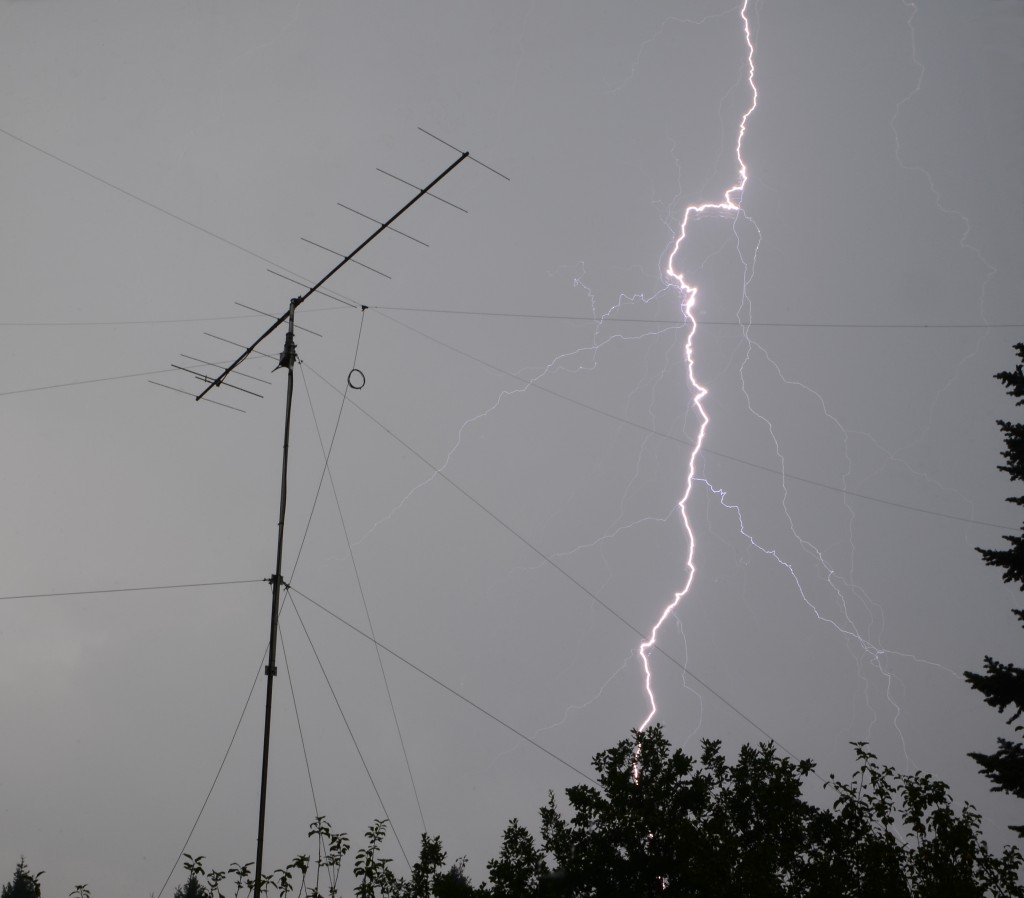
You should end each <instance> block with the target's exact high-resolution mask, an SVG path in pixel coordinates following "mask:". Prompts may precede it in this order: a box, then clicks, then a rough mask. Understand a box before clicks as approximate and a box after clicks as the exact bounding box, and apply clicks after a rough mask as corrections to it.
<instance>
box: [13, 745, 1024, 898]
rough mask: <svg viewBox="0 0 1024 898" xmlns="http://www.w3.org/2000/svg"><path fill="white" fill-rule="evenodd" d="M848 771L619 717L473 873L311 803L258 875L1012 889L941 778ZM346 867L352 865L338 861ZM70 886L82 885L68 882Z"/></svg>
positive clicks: (393, 892)
mask: <svg viewBox="0 0 1024 898" xmlns="http://www.w3.org/2000/svg"><path fill="white" fill-rule="evenodd" d="M855 747H856V751H857V757H858V761H859V767H858V769H857V770H856V772H855V773H854V775H853V776H852V777H851V778H850V779H849V781H841V780H839V779H837V778H835V777H830V778H828V779H827V780H824V781H823V783H824V786H823V788H824V789H825V790H826V794H827V798H828V801H826V802H824V803H823V804H824V806H823V807H822V806H819V805H817V804H813V803H811V802H809V801H808V800H807V799H806V797H805V796H806V794H807V789H808V788H809V787H810V786H814V787H818V786H819V784H818V783H817V782H816V781H812V778H813V777H815V776H816V774H815V771H814V764H813V763H812V762H810V761H801V762H799V763H797V762H794V761H791V760H789V759H788V758H785V757H781V756H780V755H779V754H778V753H777V752H776V749H775V748H774V746H772V745H770V744H760V745H757V746H753V745H746V746H744V747H743V748H742V749H741V750H740V752H739V755H738V757H737V759H736V760H735V762H733V763H729V762H728V761H727V759H726V757H725V755H724V753H723V751H722V747H721V744H720V743H719V742H717V741H707V740H706V741H704V742H703V748H702V752H701V754H700V757H699V758H694V757H691V756H689V755H686V754H684V753H683V752H682V751H681V750H674V749H673V748H672V746H671V745H670V744H669V743H668V740H667V739H666V738H665V735H664V733H663V731H662V730H661V728H660V727H654V728H652V729H649V730H646V731H644V732H640V733H638V732H634V733H633V734H632V737H631V738H630V739H626V740H623V741H622V742H620V743H619V744H618V745H616V746H614V747H613V748H610V749H608V750H607V751H602V752H600V753H599V754H597V755H596V756H595V757H594V760H593V767H594V770H595V772H596V776H595V784H594V785H578V786H573V787H571V788H569V789H568V790H566V795H565V799H564V803H565V807H564V808H563V807H562V806H560V803H559V801H558V800H556V797H555V796H554V795H553V794H552V795H550V797H549V800H548V802H547V803H546V804H545V805H544V806H543V807H542V808H541V809H540V830H539V835H538V836H535V835H534V834H533V832H531V831H530V829H529V828H527V827H526V826H523V825H522V824H521V823H519V821H517V820H512V821H511V822H510V823H509V824H508V826H507V828H506V829H505V832H504V837H503V839H502V843H501V846H500V849H499V851H498V854H497V856H496V857H495V858H494V859H492V860H491V861H489V862H488V863H487V865H486V869H487V879H486V881H484V882H479V883H474V882H472V881H471V880H470V878H469V877H468V875H467V874H466V859H465V858H462V859H459V860H456V861H454V862H451V861H449V860H448V857H447V854H446V852H445V849H444V847H443V845H442V843H441V839H440V838H439V837H436V836H428V835H424V836H423V837H422V839H421V843H420V852H419V857H418V859H417V861H416V863H415V864H414V865H413V867H412V870H411V871H410V873H409V875H408V876H404V875H403V876H400V875H398V874H397V873H396V872H395V870H394V866H393V862H392V860H391V859H390V858H387V857H384V856H383V854H382V851H383V845H384V841H385V839H386V835H387V824H386V822H385V821H376V822H375V823H374V824H373V825H372V826H371V827H370V828H369V829H368V830H367V831H366V833H365V834H364V836H363V840H362V847H361V848H359V849H358V850H357V851H355V852H354V854H353V853H352V851H351V842H350V840H349V838H348V836H346V835H345V834H342V833H339V832H336V831H334V830H333V829H332V827H331V826H330V824H329V823H328V822H327V821H326V820H325V819H324V818H318V819H317V820H316V821H314V823H313V824H312V826H311V827H310V829H309V833H308V835H309V837H310V842H309V845H310V848H311V851H310V852H309V853H308V854H300V855H299V856H297V857H296V858H295V859H294V860H293V861H292V862H291V863H290V864H288V865H287V866H286V867H283V868H280V869H277V870H275V871H274V872H273V873H270V874H268V875H267V876H265V878H264V882H263V883H262V886H261V894H262V895H268V896H275V898H292V896H294V898H328V896H332V898H333V896H339V898H342V896H343V898H349V896H355V898H430V896H434V898H484V896H494V898H531V896H572V898H605V896H607V898H624V896H663V898H674V896H680V898H682V896H686V898H748V896H749V898H773V896H787V898H789V896H792V898H797V896H800V898H805V896H806V898H844V896H872V898H890V896H892V898H897V896H898V898H982V896H990V898H1004V896H1007V898H1009V896H1020V898H1024V887H1022V886H1021V884H1020V881H1019V873H1020V868H1021V862H1022V857H1021V853H1020V851H1019V850H1018V849H1017V848H1016V847H1015V846H1011V847H1006V848H1004V849H1002V851H1000V852H998V853H994V852H992V851H990V850H989V848H988V845H987V844H986V842H985V840H984V838H983V837H982V834H981V818H980V816H979V815H978V813H977V812H976V811H975V810H974V808H973V807H971V806H970V805H968V804H965V805H962V806H955V805H954V802H953V800H952V797H951V796H950V794H949V789H948V787H947V786H946V785H945V784H944V783H942V782H940V781H938V780H936V779H934V778H933V777H931V776H928V775H927V774H923V773H915V774H902V773H898V772H896V771H895V770H894V769H893V768H891V767H887V766H884V765H882V764H880V763H879V762H878V760H877V758H876V757H875V756H874V755H873V754H871V753H870V752H869V751H868V750H867V748H866V747H865V746H864V745H863V744H858V745H856V746H855ZM184 866H185V871H184V872H185V875H186V879H185V881H184V882H183V883H182V884H181V885H179V886H178V888H177V889H176V891H175V893H174V894H175V898H214V896H223V898H229V896H230V898H236V896H237V898H244V896H248V895H251V894H252V892H253V887H254V883H253V881H252V878H251V877H252V873H251V870H252V865H251V864H237V863H236V864H232V865H231V866H230V867H229V868H228V869H227V870H218V869H210V868H209V867H208V866H207V864H206V863H205V858H204V857H203V856H191V855H185V865H184ZM18 870H19V872H18V873H17V874H16V876H15V880H14V881H13V882H12V883H11V884H9V885H8V886H6V887H5V888H4V890H3V895H2V896H0V898H39V896H40V891H39V877H38V875H36V876H33V875H32V874H31V873H29V872H28V869H27V868H26V867H25V866H24V863H22V864H21V865H19V868H18ZM348 871H351V874H352V878H349V877H348ZM75 894H76V898H88V888H87V887H85V886H78V887H77V889H76V893H75Z"/></svg>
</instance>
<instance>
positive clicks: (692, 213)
mask: <svg viewBox="0 0 1024 898" xmlns="http://www.w3.org/2000/svg"><path fill="white" fill-rule="evenodd" d="M749 7H750V0H743V4H742V6H741V7H740V19H741V21H742V23H743V36H744V39H745V40H746V44H747V84H748V85H749V86H750V93H751V100H750V105H749V106H748V107H747V110H746V112H744V113H743V116H742V118H741V119H740V125H739V129H738V131H737V136H736V163H737V176H736V180H735V181H734V182H733V184H732V186H730V187H729V188H728V189H727V190H726V191H725V193H724V194H723V196H722V199H721V200H719V201H717V202H708V203H702V204H700V205H695V206H687V207H686V212H685V213H684V214H683V222H682V225H681V226H680V229H679V237H678V238H677V239H676V242H675V247H674V249H673V251H672V254H671V256H670V257H669V264H668V268H667V269H666V272H665V273H666V275H667V276H668V277H669V278H671V279H673V280H674V281H675V282H676V283H677V284H678V285H679V290H680V292H681V293H682V295H683V297H684V299H683V304H682V308H683V312H684V313H685V315H686V317H687V319H689V321H690V332H689V334H688V335H687V337H686V370H687V376H688V378H689V381H690V388H691V390H692V391H693V404H694V406H695V407H696V409H697V413H698V415H699V416H700V428H699V430H698V432H697V439H696V440H695V441H694V444H693V449H692V451H691V452H690V459H689V464H688V468H687V476H686V489H685V491H684V492H683V497H682V498H681V499H680V500H679V510H680V513H681V516H682V520H683V529H684V530H685V531H686V539H687V552H686V580H685V583H684V584H683V588H682V589H681V590H680V591H679V592H677V593H676V594H675V598H674V599H673V600H672V601H671V602H670V603H669V604H668V605H666V606H665V608H664V609H663V610H662V612H661V616H660V617H659V618H658V620H657V622H656V623H655V625H654V627H653V628H652V629H651V633H650V635H649V636H648V637H647V639H645V640H644V641H643V642H641V643H640V658H641V661H642V663H643V668H644V690H645V691H646V692H647V699H648V702H649V704H650V711H649V712H648V714H647V717H645V718H644V721H643V723H642V724H641V725H640V729H641V730H644V729H646V728H647V727H648V725H649V724H650V722H651V721H652V720H653V719H654V717H655V715H656V714H657V713H658V704H657V701H656V699H655V697H654V688H653V686H652V684H651V659H650V652H651V650H652V649H653V648H654V647H655V645H656V644H657V641H658V631H659V630H660V629H661V627H662V625H663V624H664V623H665V621H666V620H668V618H669V617H670V616H671V615H672V614H674V612H675V610H676V608H678V607H679V604H680V603H681V602H682V601H683V599H684V598H686V596H687V595H688V594H689V592H690V588H691V587H692V586H693V581H694V578H695V577H696V575H697V567H696V565H695V564H694V554H695V551H696V538H695V536H694V532H693V526H692V525H691V524H690V517H689V514H688V506H689V501H690V496H691V495H692V494H693V484H694V482H695V480H696V473H697V457H698V456H699V455H700V452H701V449H702V448H703V445H704V436H705V434H706V433H707V429H708V423H709V421H710V419H709V418H708V413H707V411H706V410H705V408H704V397H705V396H707V394H708V390H707V387H705V386H703V385H702V384H701V383H700V381H698V380H697V375H696V373H695V371H694V349H693V344H694V339H695V337H696V335H697V319H696V318H695V317H694V315H693V310H694V307H695V306H696V305H697V288H696V287H695V286H694V285H693V284H690V283H688V282H687V280H686V276H685V274H684V273H683V272H681V271H676V269H675V267H674V265H673V261H674V259H675V257H676V256H677V255H678V254H679V251H680V249H681V248H682V246H683V244H684V242H685V241H686V235H687V232H688V230H689V227H690V224H691V222H693V221H696V220H699V219H700V218H702V217H704V216H705V215H708V214H712V215H721V214H727V215H733V216H735V215H738V214H739V213H740V212H741V211H742V208H741V205H740V204H741V203H742V201H743V188H744V187H746V185H747V164H746V162H744V160H743V138H744V137H745V136H746V133H747V122H748V120H749V119H750V116H752V115H753V114H754V110H755V109H756V108H757V96H758V95H757V84H756V82H755V77H754V76H755V71H754V39H753V35H752V33H751V28H750V16H749V13H748V10H749Z"/></svg>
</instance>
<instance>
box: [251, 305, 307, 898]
mask: <svg viewBox="0 0 1024 898" xmlns="http://www.w3.org/2000/svg"><path fill="white" fill-rule="evenodd" d="M296 305H298V303H297V302H296V300H294V299H293V300H292V301H291V304H290V305H289V308H288V332H287V333H286V334H285V338H284V352H282V353H281V361H280V364H279V365H278V367H279V368H287V369H288V393H287V398H286V400H285V410H284V449H283V451H282V455H281V512H280V515H279V517H278V522H277V567H276V568H275V570H274V576H273V579H272V580H271V586H272V588H273V598H272V600H271V605H270V648H269V652H268V655H267V668H266V674H267V713H266V718H265V720H264V724H263V773H262V776H261V778H260V825H259V835H258V836H257V838H256V879H255V886H254V896H255V898H260V891H261V881H262V878H263V825H264V820H265V818H266V812H267V767H268V764H269V761H270V711H271V705H272V701H273V697H274V677H275V676H277V663H276V662H277V618H278V612H279V609H280V606H281V585H282V583H283V582H284V581H283V579H282V577H281V562H282V557H283V555H284V513H285V508H286V507H287V503H288V437H289V434H290V432H291V423H292V388H293V384H294V372H293V370H292V369H293V366H294V364H295V307H296Z"/></svg>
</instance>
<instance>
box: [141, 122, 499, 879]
mask: <svg viewBox="0 0 1024 898" xmlns="http://www.w3.org/2000/svg"><path fill="white" fill-rule="evenodd" d="M419 130H420V131H423V133H424V134H426V135H427V136H429V137H432V138H434V140H437V141H439V142H440V143H443V144H444V145H445V146H446V147H449V148H450V149H452V150H455V151H456V152H457V153H458V154H459V156H458V158H457V159H455V160H454V161H453V162H452V163H451V164H450V165H449V166H448V167H447V168H445V169H444V170H443V171H442V172H441V173H440V174H439V175H437V176H436V177H435V178H434V179H433V180H432V181H431V182H430V183H429V184H427V186H426V187H422V188H420V187H416V185H415V184H411V183H410V182H409V181H405V180H404V179H402V178H398V177H397V176H395V175H391V174H390V173H389V172H384V171H383V170H382V169H380V171H382V173H383V174H386V175H388V176H389V177H392V178H395V179H396V180H398V181H401V182H402V183H404V184H408V185H409V186H410V187H413V188H414V189H416V191H417V193H416V195H415V196H413V197H412V199H410V200H409V201H408V202H407V203H406V204H405V205H404V206H402V207H401V208H400V209H399V210H398V211H397V212H395V213H394V214H393V215H392V216H391V217H390V218H388V219H386V220H384V221H378V220H377V219H376V218H371V217H370V216H368V215H363V213H362V212H357V211H356V210H355V209H350V207H348V206H343V204H341V203H339V204H338V205H342V206H343V208H345V209H349V211H351V212H355V213H356V214H357V215H360V216H362V217H363V218H367V219H369V220H370V221H372V222H374V224H376V225H378V227H377V229H376V230H374V231H373V233H372V234H370V236H369V237H367V238H366V239H365V240H363V241H362V243H360V244H359V245H358V246H357V247H356V248H355V249H353V250H352V251H351V252H350V253H348V254H347V255H344V254H340V253H339V254H338V255H341V261H340V262H338V264H337V265H335V266H334V267H333V268H332V269H331V270H330V271H328V272H327V274H325V275H324V276H323V277H322V278H320V280H318V281H317V282H316V283H315V284H313V285H312V286H306V285H305V284H303V283H302V282H301V281H296V283H298V284H299V285H300V286H302V287H304V288H305V289H304V292H303V293H302V294H300V295H299V296H297V297H295V298H293V299H292V300H291V301H290V302H289V304H288V310H287V311H286V312H284V313H282V314H281V315H279V316H274V315H269V317H271V318H274V321H273V323H272V324H271V325H270V326H269V327H268V328H267V329H266V330H265V331H263V333H262V334H260V336H259V337H257V338H256V339H255V340H254V341H253V342H252V343H250V344H249V345H248V346H247V347H244V351H243V352H242V353H241V354H240V355H239V356H238V358H236V359H235V360H234V361H233V362H232V363H231V364H230V365H228V366H227V367H224V366H222V365H213V367H216V368H220V369H221V371H220V374H218V375H217V376H216V377H213V376H211V375H208V374H205V373H203V372H202V371H196V370H194V369H192V368H187V367H184V366H181V365H174V366H173V367H174V368H177V369H179V370H182V371H185V372H187V373H189V374H191V375H192V376H194V377H195V378H197V379H198V380H200V381H202V382H203V383H204V384H206V387H205V388H204V389H203V390H202V391H201V392H200V393H199V394H198V395H196V396H195V399H197V400H199V399H207V401H209V402H213V403H214V404H216V405H224V406H226V407H227V408H232V409H235V410H236V411H244V410H243V409H238V408H236V407H235V406H232V405H227V404H226V403H221V402H216V401H215V400H213V399H209V397H208V396H207V394H208V393H209V392H210V391H211V390H212V389H213V388H214V387H220V386H227V387H233V388H234V389H236V390H240V391H241V392H243V393H248V394H251V395H253V396H257V397H258V396H260V394H259V393H255V392H254V391H253V390H250V389H246V388H244V387H241V386H238V385H237V384H235V383H233V382H231V381H229V380H228V377H229V376H230V375H232V374H236V373H237V374H238V375H239V376H246V377H251V375H245V374H243V372H241V371H237V370H236V369H238V368H239V366H240V365H241V364H242V363H243V362H244V361H245V360H246V359H248V358H249V356H250V355H253V354H254V353H255V354H256V355H260V356H266V355H267V354H266V353H264V352H260V351H258V350H257V347H258V346H259V345H260V344H261V343H262V342H263V341H264V340H265V339H266V338H267V337H269V336H270V335H271V334H272V333H273V332H274V331H275V330H277V328H278V327H280V326H281V325H282V324H284V323H286V322H287V325H288V327H287V331H286V333H285V338H284V350H283V351H282V352H281V355H280V357H279V361H278V365H277V368H285V369H287V371H288V387H287V394H286V399H285V413H284V447H283V451H282V456H281V500H280V510H279V514H278V523H277V563H276V566H275V569H274V574H273V576H272V577H270V578H269V582H270V585H271V588H272V598H271V606H270V645H269V650H268V655H267V666H266V670H265V673H266V677H267V705H266V715H265V718H264V725H263V764H262V770H261V775H260V811H259V830H258V836H257V841H256V869H255V879H254V890H253V895H254V898H260V895H261V892H262V888H263V844H264V824H265V820H266V810H267V774H268V769H269V761H270V716H271V710H272V707H273V696H274V677H275V676H276V675H277V663H276V662H277V632H278V617H279V614H280V609H281V588H282V586H283V587H284V588H285V589H287V588H288V584H287V583H285V582H284V578H283V577H282V574H281V566H282V563H283V558H284V525H285V511H286V509H287V505H288V444H289V439H290V433H291V417H292V392H293V388H294V371H293V369H294V366H295V362H296V361H297V356H296V353H295V329H296V327H298V325H296V324H295V312H296V310H297V309H298V307H299V306H300V305H302V303H304V302H305V301H306V300H307V299H308V298H309V297H310V296H312V295H313V294H314V293H316V292H318V291H319V290H320V288H321V287H323V286H324V284H326V283H327V281H328V280H330V278H331V277H333V276H334V275H335V274H337V272H338V271H339V270H340V269H341V268H343V267H344V266H345V265H346V264H348V263H349V262H354V263H355V264H356V265H363V263H362V262H359V261H356V259H355V257H356V256H357V255H358V254H359V253H360V252H361V251H362V250H364V249H365V248H366V247H367V246H369V245H370V244H371V243H372V242H373V241H374V240H376V239H377V237H379V236H380V235H381V234H382V233H384V231H387V230H391V231H394V232H395V233H398V234H401V235H402V236H403V237H408V238H409V239H410V240H414V241H415V242H416V243H421V244H422V243H423V241H422V240H418V239H417V238H415V237H411V236H410V235H409V234H406V233H405V232H404V231H399V230H398V229H397V228H393V227H392V225H393V224H394V222H395V221H397V220H398V219H399V218H400V217H401V216H402V215H404V214H405V212H407V211H408V210H409V209H410V208H412V206H414V205H415V204H416V203H417V202H419V201H420V200H421V199H422V198H423V197H425V196H431V197H433V198H434V199H436V200H439V201H441V202H443V203H445V204H446V205H449V206H452V207H454V208H455V209H458V210H459V211H460V212H465V211H466V210H465V209H463V208H462V207H461V206H456V205H455V204H454V203H450V202H448V200H446V199H443V198H442V197H439V196H437V194H434V193H431V190H432V189H433V188H434V187H435V186H436V185H437V184H438V183H440V182H441V181H442V180H444V178H446V177H447V176H448V175H449V174H451V172H452V171H454V170H455V168H456V167H457V166H459V165H460V164H461V163H463V162H465V161H466V159H472V160H473V161H474V162H476V163H477V164H478V165H481V166H483V167H484V168H486V169H487V170H488V171H491V172H493V173H494V174H496V175H498V176H499V177H502V178H505V180H508V178H507V177H506V176H505V175H503V174H501V172H498V171H496V170H495V169H493V168H491V167H490V166H489V165H486V164H485V163H483V162H481V161H480V160H479V159H476V158H474V157H473V156H470V154H469V153H468V152H467V151H465V150H459V149H458V148H457V147H454V146H452V144H450V143H448V142H447V141H444V140H441V138H440V137H437V136H436V135H434V134H431V133H430V132H429V131H426V130H424V129H423V128H420V129H419ZM307 242H310V243H312V242H313V241H307ZM314 245H315V246H321V244H319V243H316V244H314ZM423 245H424V246H426V244H423ZM321 248H322V249H328V247H321ZM330 251H331V252H334V251H333V250H330ZM363 267H366V268H369V266H363ZM370 270H371V271H374V272H376V273H377V274H383V272H379V271H377V269H375V268H371V269H370ZM271 273H273V274H278V272H276V271H272V272H271ZM384 276H385V277H387V275H384ZM281 277H284V275H281ZM286 279H287V280H292V278H286ZM339 301H342V300H339ZM346 304H347V305H352V306H353V307H357V306H356V305H355V304H354V303H347V302H346ZM247 308H248V307H247ZM362 309H363V311H366V309H367V306H362ZM257 311H258V310H257ZM304 329H305V328H300V330H304ZM210 336H214V335H213V334H210ZM317 336H319V335H317ZM217 339H222V338H219V337H218V338H217ZM225 342H228V343H231V342H232V341H230V340H227V341H225ZM234 345H236V346H242V344H234ZM186 358H189V359H190V360H192V361H194V362H199V364H201V365H211V364H212V363H209V362H203V361H201V360H199V359H192V357H191V356H187V357H186ZM271 358H272V356H271ZM277 368H275V369H274V370H275V371H276V370H277ZM360 373H361V372H360ZM349 378H350V381H349V382H350V383H351V378H352V372H350V374H349ZM255 379H256V380H260V378H255ZM263 382H264V383H267V381H263ZM151 383H155V384H157V386H161V387H167V388H168V389H171V390H176V391H177V392H180V393H186V394H187V395H192V393H191V392H190V391H187V390H181V389H179V388H178V387H171V386H169V385H168V384H162V383H159V382H157V381H151Z"/></svg>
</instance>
